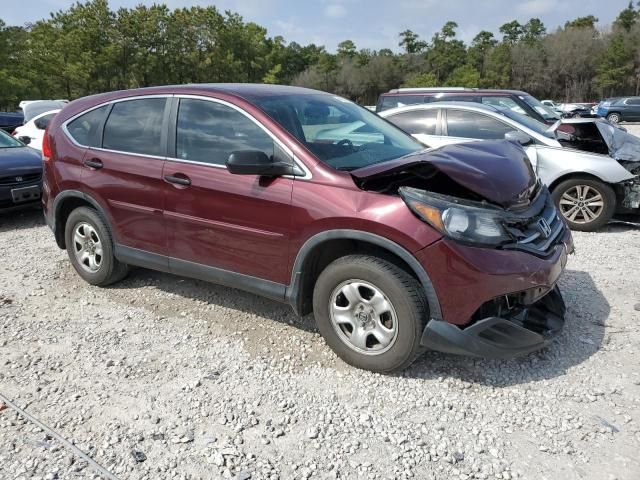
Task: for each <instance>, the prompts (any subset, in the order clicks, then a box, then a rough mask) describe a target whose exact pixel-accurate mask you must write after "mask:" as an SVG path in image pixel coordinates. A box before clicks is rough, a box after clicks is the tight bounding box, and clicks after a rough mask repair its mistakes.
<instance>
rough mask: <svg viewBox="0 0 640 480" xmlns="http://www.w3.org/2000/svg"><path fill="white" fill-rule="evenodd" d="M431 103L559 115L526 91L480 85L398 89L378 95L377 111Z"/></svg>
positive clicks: (549, 118)
mask: <svg viewBox="0 0 640 480" xmlns="http://www.w3.org/2000/svg"><path fill="white" fill-rule="evenodd" d="M431 102H476V103H482V104H484V105H491V106H493V107H496V108H508V109H511V110H513V111H515V112H518V113H520V114H523V115H528V116H529V117H532V118H535V119H536V120H538V121H540V122H544V123H546V124H548V125H553V124H554V123H555V122H557V121H558V120H560V115H559V114H558V113H557V112H555V111H554V110H552V109H551V108H549V107H547V106H546V105H543V104H542V102H540V101H539V100H538V99H536V98H535V97H532V96H531V95H529V94H528V93H527V92H520V91H518V90H491V89H479V88H453V87H452V88H398V89H395V90H390V91H389V92H388V93H383V94H382V95H380V97H379V98H378V103H377V105H376V112H382V111H384V110H388V109H390V108H397V107H404V106H406V105H415V104H418V103H431Z"/></svg>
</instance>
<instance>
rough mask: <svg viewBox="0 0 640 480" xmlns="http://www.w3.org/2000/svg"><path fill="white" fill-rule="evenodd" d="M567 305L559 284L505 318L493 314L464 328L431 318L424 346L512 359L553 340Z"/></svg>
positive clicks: (486, 356)
mask: <svg viewBox="0 0 640 480" xmlns="http://www.w3.org/2000/svg"><path fill="white" fill-rule="evenodd" d="M565 310H566V307H565V304H564V301H563V299H562V295H561V294H560V290H559V289H558V287H557V286H555V287H554V288H553V289H552V290H550V291H549V293H547V294H546V295H545V296H544V297H542V298H541V299H539V300H537V301H536V302H534V303H532V304H531V305H528V306H524V305H521V306H515V307H513V308H511V309H510V311H509V312H507V315H504V316H502V317H497V316H492V317H487V318H483V319H481V320H478V321H476V322H475V323H473V324H472V325H470V326H468V327H466V328H461V327H459V326H456V325H453V324H451V323H447V322H445V321H442V320H435V319H433V320H430V321H429V323H428V324H427V327H426V328H425V330H424V333H423V334H422V345H424V346H426V347H427V348H429V349H431V350H437V351H440V352H445V353H453V354H458V355H471V356H477V357H485V358H512V357H516V356H520V355H526V354H527V353H530V352H533V351H535V350H538V349H540V348H542V347H544V346H546V345H548V344H549V342H551V340H552V339H553V338H554V337H555V336H556V335H557V334H558V333H559V332H560V331H561V330H562V327H563V325H564V314H565Z"/></svg>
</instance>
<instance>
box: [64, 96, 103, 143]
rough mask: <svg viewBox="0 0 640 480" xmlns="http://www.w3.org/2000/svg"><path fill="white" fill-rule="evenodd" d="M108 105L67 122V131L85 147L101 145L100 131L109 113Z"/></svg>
mask: <svg viewBox="0 0 640 480" xmlns="http://www.w3.org/2000/svg"><path fill="white" fill-rule="evenodd" d="M108 109H109V106H108V105H105V106H103V107H100V108H96V109H95V110H91V111H90V112H87V113H85V114H84V115H80V116H79V117H78V118H76V119H75V120H73V121H72V122H69V123H68V124H67V131H68V132H69V135H71V138H73V139H74V140H75V141H76V142H77V143H79V144H80V145H83V146H85V147H99V146H100V143H101V142H100V138H99V132H100V128H101V127H102V123H103V122H104V118H105V116H106V115H107V110H108Z"/></svg>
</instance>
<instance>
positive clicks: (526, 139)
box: [504, 130, 533, 145]
mask: <svg viewBox="0 0 640 480" xmlns="http://www.w3.org/2000/svg"><path fill="white" fill-rule="evenodd" d="M504 139H505V140H509V141H510V142H516V143H519V144H520V145H529V144H531V143H533V139H532V138H531V137H530V136H529V135H527V134H526V133H524V132H522V131H520V130H512V131H510V132H507V133H505V134H504Z"/></svg>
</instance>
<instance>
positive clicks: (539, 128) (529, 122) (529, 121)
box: [498, 108, 554, 138]
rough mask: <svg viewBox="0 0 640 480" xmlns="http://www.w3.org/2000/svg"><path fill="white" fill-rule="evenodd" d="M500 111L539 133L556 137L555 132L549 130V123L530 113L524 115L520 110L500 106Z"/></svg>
mask: <svg viewBox="0 0 640 480" xmlns="http://www.w3.org/2000/svg"><path fill="white" fill-rule="evenodd" d="M498 111H499V112H500V113H501V114H502V115H504V116H505V117H508V118H510V119H511V120H514V121H516V122H518V123H519V124H521V125H524V126H525V127H527V128H529V129H530V130H533V131H534V132H536V133H537V134H539V135H544V136H545V137H547V138H554V136H553V133H552V132H551V131H549V125H546V124H544V123H542V122H540V121H538V120H536V119H535V118H531V117H530V116H528V115H522V114H520V113H518V112H514V111H513V110H511V109H510V108H499V109H498Z"/></svg>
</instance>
